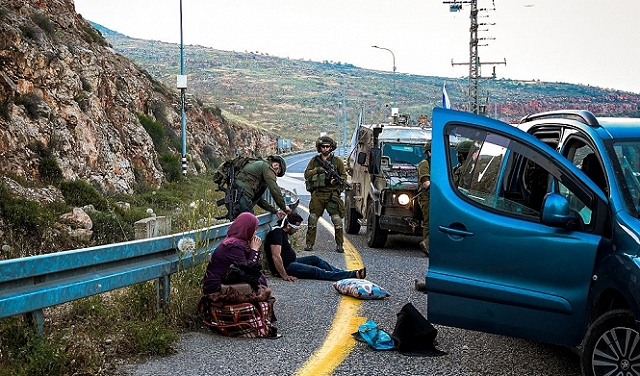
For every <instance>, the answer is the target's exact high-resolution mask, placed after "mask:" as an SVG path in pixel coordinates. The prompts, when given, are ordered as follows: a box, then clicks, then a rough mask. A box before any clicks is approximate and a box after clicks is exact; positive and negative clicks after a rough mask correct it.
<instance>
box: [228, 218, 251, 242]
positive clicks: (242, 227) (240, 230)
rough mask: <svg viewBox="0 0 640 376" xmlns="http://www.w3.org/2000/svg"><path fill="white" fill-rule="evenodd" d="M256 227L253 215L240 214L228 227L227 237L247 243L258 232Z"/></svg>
mask: <svg viewBox="0 0 640 376" xmlns="http://www.w3.org/2000/svg"><path fill="white" fill-rule="evenodd" d="M258 225H259V221H258V217H256V216H255V215H253V213H249V212H244V213H240V215H239V216H238V217H236V219H234V220H233V223H231V225H229V228H228V229H227V237H228V238H236V239H240V240H246V241H247V242H248V241H249V240H251V238H252V237H253V235H255V233H256V231H257V230H258Z"/></svg>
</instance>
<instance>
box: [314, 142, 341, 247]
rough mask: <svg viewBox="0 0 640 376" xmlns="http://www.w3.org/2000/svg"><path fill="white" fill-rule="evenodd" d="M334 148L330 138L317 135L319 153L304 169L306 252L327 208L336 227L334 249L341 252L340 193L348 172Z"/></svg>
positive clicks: (334, 144)
mask: <svg viewBox="0 0 640 376" xmlns="http://www.w3.org/2000/svg"><path fill="white" fill-rule="evenodd" d="M336 148H337V144H336V142H335V141H334V140H333V139H332V138H331V137H328V136H322V137H319V138H318V139H317V140H316V149H317V150H318V153H319V154H318V155H316V156H314V157H313V158H312V159H311V160H310V161H309V164H308V165H307V168H306V169H305V171H304V178H305V184H306V188H307V191H309V192H310V193H311V202H310V203H309V218H308V219H307V224H308V227H307V238H306V247H305V251H313V246H314V244H315V242H316V230H317V227H318V220H319V219H320V217H322V213H324V211H325V210H326V211H327V213H329V216H331V222H332V223H333V227H334V229H335V240H336V252H339V253H343V252H344V247H343V244H344V234H343V230H342V227H343V226H342V218H344V202H343V201H342V198H341V197H340V195H341V193H342V191H343V190H344V189H345V188H346V180H347V172H346V170H345V168H344V163H343V162H342V159H340V157H337V156H335V155H334V154H333V151H334V150H336Z"/></svg>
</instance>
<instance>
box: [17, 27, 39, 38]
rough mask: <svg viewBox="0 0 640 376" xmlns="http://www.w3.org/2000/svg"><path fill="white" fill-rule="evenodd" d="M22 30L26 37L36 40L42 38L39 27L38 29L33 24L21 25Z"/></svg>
mask: <svg viewBox="0 0 640 376" xmlns="http://www.w3.org/2000/svg"><path fill="white" fill-rule="evenodd" d="M20 31H21V32H22V36H23V37H25V38H28V39H31V40H33V41H36V42H37V41H39V40H40V38H39V33H38V29H36V28H35V27H33V26H31V25H28V24H23V25H20Z"/></svg>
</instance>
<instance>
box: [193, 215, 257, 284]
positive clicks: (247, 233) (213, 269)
mask: <svg viewBox="0 0 640 376" xmlns="http://www.w3.org/2000/svg"><path fill="white" fill-rule="evenodd" d="M257 229H258V218H257V217H256V216H255V215H253V214H252V213H249V212H245V213H241V214H240V215H239V216H238V217H237V218H236V219H235V220H234V221H233V223H232V224H231V225H230V226H229V228H228V229H227V237H226V238H225V239H224V240H223V241H222V243H220V245H218V247H216V249H215V250H214V251H213V253H212V254H211V260H210V261H209V265H208V266H207V271H206V272H205V274H204V278H203V279H202V292H203V293H204V294H205V295H207V294H211V293H213V292H216V291H218V290H220V284H222V276H223V275H224V273H226V272H227V269H229V266H231V264H232V263H234V262H237V263H240V264H246V263H249V262H258V260H259V258H260V251H259V250H254V249H251V248H249V240H251V239H252V238H253V235H254V234H255V233H256V230H257ZM259 282H260V283H261V284H263V285H265V286H266V285H267V278H266V277H265V276H264V275H263V276H262V277H260V279H259Z"/></svg>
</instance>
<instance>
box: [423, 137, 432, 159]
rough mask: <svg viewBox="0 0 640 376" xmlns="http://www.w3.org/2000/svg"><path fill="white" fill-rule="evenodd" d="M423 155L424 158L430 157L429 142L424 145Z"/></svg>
mask: <svg viewBox="0 0 640 376" xmlns="http://www.w3.org/2000/svg"><path fill="white" fill-rule="evenodd" d="M424 155H425V156H426V157H430V156H431V141H427V142H426V143H425V144H424Z"/></svg>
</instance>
